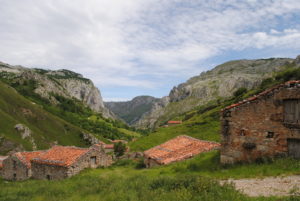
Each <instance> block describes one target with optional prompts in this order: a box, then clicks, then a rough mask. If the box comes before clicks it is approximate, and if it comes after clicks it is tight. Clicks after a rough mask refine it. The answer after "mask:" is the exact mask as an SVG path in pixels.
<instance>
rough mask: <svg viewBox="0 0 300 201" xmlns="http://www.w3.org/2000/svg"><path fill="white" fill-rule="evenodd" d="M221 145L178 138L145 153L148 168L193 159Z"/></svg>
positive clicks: (194, 139)
mask: <svg viewBox="0 0 300 201" xmlns="http://www.w3.org/2000/svg"><path fill="white" fill-rule="evenodd" d="M219 146H220V144H219V143H216V142H209V141H204V140H198V139H196V138H192V137H190V136H186V135H181V136H177V137H175V138H173V139H171V140H169V141H167V142H165V143H163V144H161V145H158V146H156V147H153V148H151V149H149V150H147V151H145V152H144V163H145V165H146V167H148V168H149V167H154V166H159V165H166V164H169V163H173V162H177V161H181V160H185V159H188V158H192V157H193V156H195V155H197V154H200V153H203V152H207V151H210V150H213V149H216V148H218V147H219Z"/></svg>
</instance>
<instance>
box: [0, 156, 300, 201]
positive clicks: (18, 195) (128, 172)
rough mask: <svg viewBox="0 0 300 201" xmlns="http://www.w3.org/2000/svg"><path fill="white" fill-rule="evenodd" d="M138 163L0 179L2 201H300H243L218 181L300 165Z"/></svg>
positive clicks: (202, 160)
mask: <svg viewBox="0 0 300 201" xmlns="http://www.w3.org/2000/svg"><path fill="white" fill-rule="evenodd" d="M140 166H141V165H140V162H134V161H129V160H124V161H119V162H118V163H117V164H115V165H114V166H112V167H109V168H104V169H101V168H100V169H93V170H91V169H88V170H85V171H83V172H82V173H80V174H79V175H76V176H74V177H72V178H69V179H65V180H60V181H41V180H28V181H22V182H8V181H4V180H1V179H0V189H1V191H0V200H6V201H13V200H22V201H27V200H46V201H56V200H70V201H71V200H72V201H76V200H85V201H89V200H90V201H94V200H99V201H123V200H124V201H126V200H127V201H148V200H149V201H152V200H160V201H185V200H186V201H190V200H191V201H198V200H204V201H210V200H211V201H213V200H217V201H219V200H220V201H221V200H222V201H223V200H224V201H225V200H249V201H252V200H270V201H271V200H272V201H279V200H280V201H287V200H290V201H292V200H294V201H295V200H300V197H295V196H291V197H283V198H277V197H268V198H266V197H257V198H250V197H247V196H245V195H243V194H241V193H239V192H237V191H236V190H234V188H233V187H232V186H231V185H229V184H228V185H225V186H220V185H219V184H218V180H217V179H225V178H244V177H256V176H261V177H263V176H270V175H272V176H278V175H288V174H297V173H298V174H299V173H300V162H299V161H294V160H292V159H278V160H276V161H274V162H272V163H265V164H252V165H236V166H232V167H226V168H224V167H221V166H220V165H219V163H218V152H217V151H214V152H211V153H206V154H202V155H199V156H197V157H195V158H193V159H190V160H187V161H184V162H178V163H175V164H171V165H168V166H164V167H156V168H152V169H143V168H141V167H140Z"/></svg>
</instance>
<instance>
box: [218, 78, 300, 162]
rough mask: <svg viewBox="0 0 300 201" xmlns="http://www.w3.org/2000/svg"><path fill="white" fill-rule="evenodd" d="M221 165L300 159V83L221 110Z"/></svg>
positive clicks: (276, 87) (269, 90) (284, 86)
mask: <svg viewBox="0 0 300 201" xmlns="http://www.w3.org/2000/svg"><path fill="white" fill-rule="evenodd" d="M221 123H222V129H221V132H222V146H221V163H223V164H228V163H235V162H238V161H245V162H252V161H255V160H260V159H263V158H269V157H276V156H291V157H294V158H300V81H289V82H286V83H284V84H280V85H277V86H275V87H273V88H270V89H268V90H266V91H264V92H262V93H260V94H258V95H257V96H254V97H251V98H249V99H247V100H244V101H242V102H239V103H237V104H233V105H231V106H228V107H226V108H225V109H223V110H222V115H221Z"/></svg>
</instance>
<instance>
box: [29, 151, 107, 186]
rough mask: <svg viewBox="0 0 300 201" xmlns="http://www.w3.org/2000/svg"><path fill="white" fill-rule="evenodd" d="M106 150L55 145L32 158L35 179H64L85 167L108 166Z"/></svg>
mask: <svg viewBox="0 0 300 201" xmlns="http://www.w3.org/2000/svg"><path fill="white" fill-rule="evenodd" d="M106 157H107V156H106V154H105V153H104V151H102V150H100V149H96V148H90V149H87V148H78V147H64V146H54V147H52V148H51V149H49V150H48V151H46V152H45V153H43V154H40V155H39V156H37V157H35V158H33V159H32V160H31V168H32V177H33V178H34V179H48V180H52V179H63V178H67V177H71V176H73V175H76V174H78V173H79V172H80V171H81V170H83V169H85V168H97V167H99V166H107V165H108V164H107V158H106Z"/></svg>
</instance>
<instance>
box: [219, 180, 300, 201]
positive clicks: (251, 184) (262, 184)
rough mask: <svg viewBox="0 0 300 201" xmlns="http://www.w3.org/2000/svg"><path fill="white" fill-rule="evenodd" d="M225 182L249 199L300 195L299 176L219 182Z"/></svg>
mask: <svg viewBox="0 0 300 201" xmlns="http://www.w3.org/2000/svg"><path fill="white" fill-rule="evenodd" d="M225 182H228V183H232V184H234V185H235V188H236V189H237V190H239V191H241V192H243V193H245V194H246V195H248V196H251V197H257V196H265V197H268V196H289V195H300V175H294V176H288V177H267V178H263V179H237V180H234V179H229V180H226V181H221V183H225Z"/></svg>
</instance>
